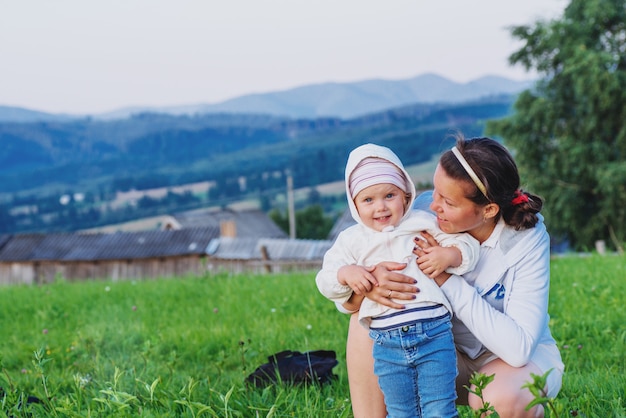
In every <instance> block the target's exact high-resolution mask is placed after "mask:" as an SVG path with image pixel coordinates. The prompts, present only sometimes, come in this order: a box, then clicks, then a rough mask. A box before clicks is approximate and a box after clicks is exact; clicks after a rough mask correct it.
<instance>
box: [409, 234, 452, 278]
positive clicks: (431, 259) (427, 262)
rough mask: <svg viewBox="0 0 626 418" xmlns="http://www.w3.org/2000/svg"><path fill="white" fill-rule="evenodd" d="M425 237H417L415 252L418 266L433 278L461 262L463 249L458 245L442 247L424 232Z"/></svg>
mask: <svg viewBox="0 0 626 418" xmlns="http://www.w3.org/2000/svg"><path fill="white" fill-rule="evenodd" d="M422 235H423V236H424V239H420V238H415V239H414V243H415V248H414V249H413V253H414V254H415V255H417V266H418V267H419V268H420V270H422V272H423V273H424V274H426V275H427V276H428V277H430V278H431V279H434V278H435V277H437V276H439V275H440V274H441V273H443V272H444V271H445V270H446V269H447V268H449V267H457V266H459V265H460V264H461V261H462V259H461V251H460V250H459V249H458V248H456V247H440V246H439V244H438V243H437V241H435V240H434V239H433V238H432V236H431V235H429V234H428V233H426V232H423V233H422Z"/></svg>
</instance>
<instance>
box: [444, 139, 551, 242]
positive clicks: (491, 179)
mask: <svg viewBox="0 0 626 418" xmlns="http://www.w3.org/2000/svg"><path fill="white" fill-rule="evenodd" d="M455 137H456V148H457V149H458V150H459V152H460V153H461V155H463V157H464V158H465V160H466V161H467V163H468V164H469V165H470V167H471V168H472V169H473V170H474V172H475V173H476V176H477V177H478V178H479V179H480V181H482V183H483V184H484V185H485V189H486V191H487V195H486V196H485V195H484V194H483V193H482V192H481V191H480V189H479V188H478V187H477V186H476V184H475V183H474V181H473V180H472V178H471V177H470V175H469V174H468V173H467V171H466V170H465V168H464V167H463V166H462V165H461V163H460V162H459V160H458V159H457V157H456V156H455V155H454V153H453V152H452V151H446V152H444V153H443V155H442V156H441V158H440V159H439V164H440V165H441V168H442V169H443V170H444V171H445V172H446V174H447V175H448V176H450V177H451V178H453V179H455V180H461V181H465V182H467V183H469V184H471V185H472V186H473V190H474V192H473V193H472V194H471V195H470V196H466V197H467V198H468V199H469V200H471V201H472V202H474V203H476V204H477V205H480V206H485V205H487V204H488V203H495V204H497V205H498V206H499V207H500V211H499V212H498V215H497V217H496V220H498V219H499V217H500V216H502V218H504V221H505V222H506V223H507V225H510V226H513V227H515V229H517V230H519V229H522V228H532V227H534V226H535V224H536V223H537V222H538V218H537V213H538V212H539V211H540V210H541V208H542V206H543V200H542V199H541V198H540V197H539V196H536V195H533V194H531V193H529V192H526V191H522V190H520V178H519V172H518V171H517V165H516V164H515V160H513V157H512V156H511V154H510V153H509V151H508V150H507V149H506V148H505V147H504V146H503V145H502V144H500V143H499V142H497V141H495V140H493V139H491V138H470V139H465V138H464V137H463V136H462V135H456V136H455ZM518 191H519V193H521V194H523V195H525V196H526V197H527V199H526V198H523V199H516V201H518V202H516V204H514V203H513V199H515V198H516V196H518V194H517V192H518ZM520 200H521V201H520Z"/></svg>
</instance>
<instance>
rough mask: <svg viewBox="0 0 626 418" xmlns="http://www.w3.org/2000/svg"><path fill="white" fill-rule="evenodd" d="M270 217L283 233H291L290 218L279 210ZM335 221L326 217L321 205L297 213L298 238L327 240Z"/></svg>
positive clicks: (274, 210) (270, 214) (271, 212)
mask: <svg viewBox="0 0 626 418" xmlns="http://www.w3.org/2000/svg"><path fill="white" fill-rule="evenodd" d="M269 217H270V218H271V219H272V220H273V221H274V222H275V223H276V225H278V226H279V227H280V228H281V229H282V230H283V231H285V232H286V233H289V216H288V215H287V214H286V213H282V212H281V211H279V210H277V209H273V210H271V211H270V213H269ZM333 222H334V221H333V219H332V218H331V217H329V216H325V215H324V210H323V209H322V206H320V205H312V206H307V207H306V208H304V209H301V210H297V211H296V238H299V239H326V238H327V237H328V233H329V232H330V230H331V229H332V227H333Z"/></svg>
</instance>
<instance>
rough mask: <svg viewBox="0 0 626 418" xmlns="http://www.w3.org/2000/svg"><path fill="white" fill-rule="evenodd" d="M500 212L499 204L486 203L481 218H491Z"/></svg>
mask: <svg viewBox="0 0 626 418" xmlns="http://www.w3.org/2000/svg"><path fill="white" fill-rule="evenodd" d="M498 212H500V206H498V204H496V203H488V204H487V206H485V207H484V208H483V218H484V219H493V218H495V217H496V216H497V215H498Z"/></svg>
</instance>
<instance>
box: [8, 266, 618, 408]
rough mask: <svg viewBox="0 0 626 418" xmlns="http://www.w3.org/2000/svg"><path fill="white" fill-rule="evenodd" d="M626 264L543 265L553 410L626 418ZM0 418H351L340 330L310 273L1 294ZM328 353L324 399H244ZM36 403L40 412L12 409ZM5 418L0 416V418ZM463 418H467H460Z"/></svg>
mask: <svg viewBox="0 0 626 418" xmlns="http://www.w3.org/2000/svg"><path fill="white" fill-rule="evenodd" d="M625 294H626V259H625V258H624V257H600V256H592V257H587V258H580V257H575V256H571V257H566V258H558V259H555V260H553V262H552V287H551V301H550V305H551V306H550V311H551V317H552V319H551V321H552V325H551V326H552V331H553V334H554V336H555V338H556V339H557V341H558V343H559V346H560V347H561V349H562V354H563V359H564V361H565V364H566V374H565V378H564V382H563V390H562V392H561V394H559V396H558V397H557V399H556V400H555V401H554V402H555V403H556V404H557V405H559V407H560V410H563V411H569V410H575V411H577V412H578V413H579V416H583V414H584V415H585V416H587V417H600V416H601V417H623V416H626V407H625V406H624V404H625V399H626V398H625V386H626V380H625V378H624V371H625V370H624V369H625V368H624V362H625V351H626V350H625V348H626V328H625V327H624V323H626V309H624V308H623V306H624V301H625V300H626V297H625V296H624V295H625ZM0 296H1V297H2V301H3V302H2V304H0V330H2V331H1V332H2V334H1V335H2V338H1V339H0V353H1V355H2V358H1V361H2V374H0V386H2V388H3V389H4V396H0V405H1V407H0V410H1V411H4V412H3V413H4V414H6V415H13V416H24V415H25V414H26V412H28V411H30V412H32V413H33V416H59V417H88V416H91V417H95V416H98V417H101V416H128V417H135V416H142V417H157V416H159V417H163V416H171V417H175V416H183V417H197V416H207V417H257V416H258V417H350V416H352V414H351V411H350V401H349V392H348V384H347V377H346V371H345V339H346V331H347V326H348V318H347V317H346V316H344V315H341V314H339V313H338V312H337V311H336V310H335V308H334V306H333V304H332V303H330V302H328V301H327V300H326V299H324V298H323V297H322V296H321V295H320V294H319V293H318V291H317V289H316V287H315V283H314V273H313V272H311V273H298V274H281V275H264V276H243V275H241V276H228V275H218V276H211V277H202V278H190V277H187V278H178V279H162V280H153V281H139V282H131V281H120V282H110V281H92V282H85V283H67V282H63V281H58V282H56V283H54V284H51V285H45V286H40V287H27V286H10V287H3V288H0ZM286 349H291V350H298V351H308V350H316V349H327V350H335V351H336V352H337V356H338V359H339V361H340V362H339V365H338V366H337V367H336V368H335V372H336V374H337V375H338V378H337V380H336V381H335V382H334V383H333V384H331V385H325V386H323V387H317V386H311V387H290V386H286V385H285V386H275V387H270V388H267V389H252V388H249V387H246V385H245V384H244V379H245V377H246V376H247V375H248V374H249V373H251V372H252V371H253V370H254V369H255V368H256V367H257V366H259V365H260V364H262V363H264V362H265V361H267V356H268V355H270V354H273V353H275V352H278V351H282V350H286ZM22 395H33V396H37V397H38V398H40V399H43V400H44V403H43V404H26V405H25V404H24V403H21V402H20V400H21V397H22ZM0 416H2V413H0ZM462 416H464V415H462Z"/></svg>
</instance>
